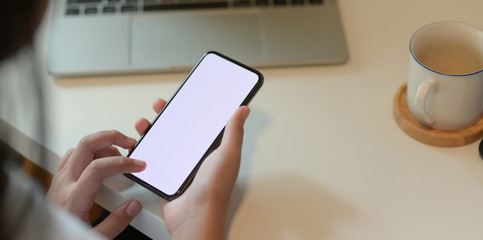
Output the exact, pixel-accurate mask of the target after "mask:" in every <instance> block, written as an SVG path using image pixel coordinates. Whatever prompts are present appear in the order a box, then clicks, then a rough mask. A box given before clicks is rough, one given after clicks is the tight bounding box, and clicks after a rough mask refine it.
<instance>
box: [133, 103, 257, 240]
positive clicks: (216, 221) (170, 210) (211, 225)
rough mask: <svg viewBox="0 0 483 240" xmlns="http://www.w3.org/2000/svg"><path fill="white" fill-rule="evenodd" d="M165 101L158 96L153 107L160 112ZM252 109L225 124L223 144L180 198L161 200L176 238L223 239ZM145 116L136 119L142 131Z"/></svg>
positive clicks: (208, 159) (139, 130)
mask: <svg viewBox="0 0 483 240" xmlns="http://www.w3.org/2000/svg"><path fill="white" fill-rule="evenodd" d="M165 104H166V101H164V100H161V99H159V100H157V101H155V102H154V104H153V109H154V111H155V112H156V113H159V112H160V111H161V109H162V108H163V107H164V105H165ZM249 113H250V109H249V108H248V107H246V106H242V107H240V108H239V109H238V110H237V111H236V112H235V113H234V114H233V115H232V117H231V119H230V120H229V122H228V123H227V125H226V127H225V132H224V134H223V139H222V141H221V144H220V146H219V147H218V148H217V149H216V150H215V151H213V152H212V153H211V154H210V155H209V156H208V157H207V158H206V159H205V160H204V161H203V163H202V164H201V167H200V169H199V170H198V172H197V173H196V176H195V177H194V179H193V182H192V183H191V184H190V186H189V187H188V188H187V189H186V191H185V192H184V193H183V194H182V195H181V196H179V197H178V198H176V199H174V200H172V201H170V202H167V201H164V200H161V207H162V212H163V216H164V219H165V222H166V226H167V228H168V231H169V233H170V234H171V237H172V238H173V239H193V238H196V239H224V238H225V222H226V216H227V212H228V204H229V200H230V196H231V193H232V191H233V188H234V186H235V182H236V179H237V176H238V170H239V168H240V159H241V149H242V143H243V125H244V123H245V120H246V119H247V117H248V115H249ZM149 125H150V123H149V121H148V120H146V119H140V120H138V121H137V122H136V125H135V128H136V130H137V132H138V133H139V134H140V135H142V134H143V133H144V132H145V131H146V129H147V128H148V127H149Z"/></svg>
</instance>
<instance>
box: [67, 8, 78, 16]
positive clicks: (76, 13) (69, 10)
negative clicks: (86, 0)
mask: <svg viewBox="0 0 483 240" xmlns="http://www.w3.org/2000/svg"><path fill="white" fill-rule="evenodd" d="M65 14H66V15H79V9H67V10H66V11H65Z"/></svg>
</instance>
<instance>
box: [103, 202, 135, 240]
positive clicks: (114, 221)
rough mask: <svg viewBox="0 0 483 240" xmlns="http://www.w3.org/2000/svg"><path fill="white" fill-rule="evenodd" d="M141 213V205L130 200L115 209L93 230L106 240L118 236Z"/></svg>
mask: <svg viewBox="0 0 483 240" xmlns="http://www.w3.org/2000/svg"><path fill="white" fill-rule="evenodd" d="M140 211H141V204H140V203H139V202H138V201H136V200H130V201H127V202H125V203H123V204H122V205H121V206H119V207H118V208H116V209H115V210H114V211H113V212H112V213H111V214H109V216H107V217H106V219H104V220H103V221H102V222H101V223H99V224H98V225H97V226H96V227H95V228H94V229H95V230H96V231H98V232H99V233H101V234H102V235H104V236H105V237H106V238H108V239H113V238H115V237H116V236H117V235H119V234H120V233H121V232H122V231H123V230H124V229H125V228H126V227H127V226H128V225H129V223H131V221H132V220H133V219H134V218H135V217H136V216H137V215H138V214H139V212H140Z"/></svg>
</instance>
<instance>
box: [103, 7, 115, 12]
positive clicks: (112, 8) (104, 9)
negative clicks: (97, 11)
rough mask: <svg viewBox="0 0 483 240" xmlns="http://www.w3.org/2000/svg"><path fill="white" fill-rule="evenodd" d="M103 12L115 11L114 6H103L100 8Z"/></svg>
mask: <svg viewBox="0 0 483 240" xmlns="http://www.w3.org/2000/svg"><path fill="white" fill-rule="evenodd" d="M102 12H103V13H115V12H116V7H104V8H102Z"/></svg>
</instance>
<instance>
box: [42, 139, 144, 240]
mask: <svg viewBox="0 0 483 240" xmlns="http://www.w3.org/2000/svg"><path fill="white" fill-rule="evenodd" d="M135 144H136V139H134V138H130V137H127V136H125V135H123V134H122V133H120V132H118V131H115V130H113V131H102V132H97V133H94V134H92V135H89V136H86V137H84V138H82V140H81V141H80V142H79V144H78V145H77V147H76V148H75V149H70V150H69V151H67V153H66V154H65V155H64V157H63V158H62V159H61V161H60V164H59V168H58V172H57V173H56V174H55V176H54V179H53V180H52V184H51V186H50V189H49V191H48V192H47V197H48V198H49V199H50V200H51V201H52V202H53V203H54V204H57V205H58V206H60V207H62V208H64V209H66V210H67V211H69V212H71V213H72V214H74V215H76V216H78V217H79V218H80V219H82V220H83V221H84V222H86V223H87V224H90V223H89V211H90V210H91V208H92V206H93V204H94V197H95V194H96V192H97V191H98V190H99V188H100V187H101V184H102V180H103V179H105V178H107V177H110V176H113V175H116V174H119V173H131V172H140V171H142V170H144V168H146V163H145V162H143V161H139V160H134V159H131V158H127V157H123V156H122V155H121V154H120V152H119V150H118V149H117V148H116V147H114V145H117V146H119V147H122V148H124V149H130V148H132V147H134V145H135ZM140 211H141V204H140V203H139V202H138V201H135V200H129V201H126V202H125V203H123V204H121V205H120V206H119V207H117V208H116V209H115V210H114V211H113V212H112V213H111V214H110V215H109V216H108V217H107V218H106V219H104V220H103V221H102V222H101V223H99V224H98V225H97V226H96V227H95V230H97V231H98V232H100V233H101V234H102V235H104V236H106V237H107V238H114V237H115V236H117V235H118V234H119V233H121V232H122V231H123V230H124V229H125V228H126V227H127V225H128V224H129V223H130V222H131V221H132V220H133V219H134V217H136V215H137V214H138V213H139V212H140Z"/></svg>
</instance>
